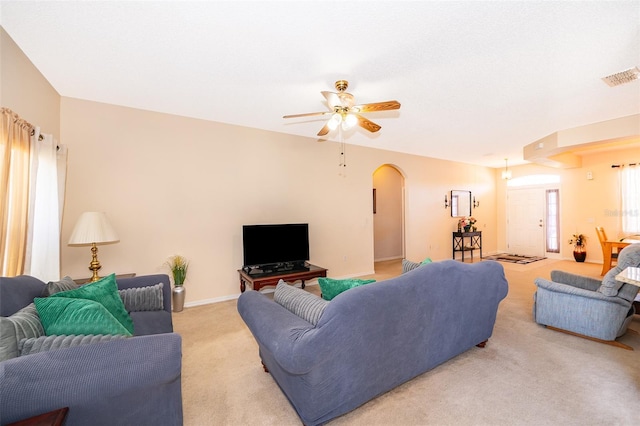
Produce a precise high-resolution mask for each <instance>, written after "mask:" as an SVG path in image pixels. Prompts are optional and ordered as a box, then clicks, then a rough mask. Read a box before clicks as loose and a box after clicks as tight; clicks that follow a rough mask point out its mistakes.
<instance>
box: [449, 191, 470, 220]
mask: <svg viewBox="0 0 640 426" xmlns="http://www.w3.org/2000/svg"><path fill="white" fill-rule="evenodd" d="M463 216H471V191H456V190H453V189H452V190H451V217H463Z"/></svg>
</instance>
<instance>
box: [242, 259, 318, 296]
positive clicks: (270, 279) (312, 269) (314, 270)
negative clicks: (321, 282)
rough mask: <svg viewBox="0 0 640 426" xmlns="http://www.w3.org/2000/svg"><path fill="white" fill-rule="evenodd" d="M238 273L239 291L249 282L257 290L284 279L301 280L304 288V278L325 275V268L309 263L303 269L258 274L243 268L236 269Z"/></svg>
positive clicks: (289, 280) (290, 281) (308, 278)
mask: <svg viewBox="0 0 640 426" xmlns="http://www.w3.org/2000/svg"><path fill="white" fill-rule="evenodd" d="M238 274H240V292H244V291H245V289H246V285H247V283H248V284H251V287H252V288H253V289H254V290H256V291H257V290H260V289H261V288H262V287H267V286H272V285H276V284H278V281H280V280H284V281H286V282H288V283H292V282H295V281H302V288H304V282H305V280H310V279H312V278H319V277H326V276H327V269H325V268H321V267H320V266H316V265H311V264H309V266H308V267H305V268H304V269H295V270H291V271H280V272H269V273H258V274H249V273H248V272H246V271H245V270H243V269H238Z"/></svg>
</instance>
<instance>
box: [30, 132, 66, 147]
mask: <svg viewBox="0 0 640 426" xmlns="http://www.w3.org/2000/svg"><path fill="white" fill-rule="evenodd" d="M35 134H36V129H31V136H34V135H35ZM43 140H44V136H42V134H40V135H38V141H40V142H42V141H43ZM56 151H60V146H59V145H56Z"/></svg>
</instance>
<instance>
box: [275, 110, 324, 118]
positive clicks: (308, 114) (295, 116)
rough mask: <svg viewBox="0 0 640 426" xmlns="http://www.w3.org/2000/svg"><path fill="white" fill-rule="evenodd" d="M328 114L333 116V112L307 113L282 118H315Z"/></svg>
mask: <svg viewBox="0 0 640 426" xmlns="http://www.w3.org/2000/svg"><path fill="white" fill-rule="evenodd" d="M327 114H333V111H324V112H307V113H305V114H292V115H283V116H282V118H298V117H313V116H314V115H327Z"/></svg>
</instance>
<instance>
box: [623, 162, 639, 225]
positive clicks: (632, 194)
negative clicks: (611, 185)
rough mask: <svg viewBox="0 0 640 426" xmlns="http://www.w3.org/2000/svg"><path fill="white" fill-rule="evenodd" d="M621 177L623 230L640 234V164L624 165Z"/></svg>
mask: <svg viewBox="0 0 640 426" xmlns="http://www.w3.org/2000/svg"><path fill="white" fill-rule="evenodd" d="M620 178H621V179H620V180H621V182H620V189H621V192H622V197H621V199H622V211H621V216H622V232H624V233H625V234H640V165H633V164H630V165H628V166H624V168H623V169H622V172H621V173H620Z"/></svg>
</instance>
